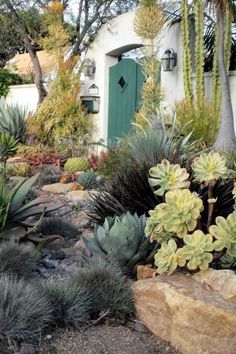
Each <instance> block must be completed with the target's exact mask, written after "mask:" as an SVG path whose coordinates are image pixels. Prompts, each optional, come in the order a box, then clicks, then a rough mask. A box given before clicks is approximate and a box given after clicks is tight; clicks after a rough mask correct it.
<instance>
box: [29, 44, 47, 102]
mask: <svg viewBox="0 0 236 354" xmlns="http://www.w3.org/2000/svg"><path fill="white" fill-rule="evenodd" d="M30 47H31V46H30ZM27 50H28V53H29V56H30V59H31V62H32V64H33V67H34V83H35V85H36V87H37V90H38V94H39V100H38V104H40V103H42V102H43V100H44V98H45V97H46V96H47V90H46V89H45V87H44V84H43V76H42V69H41V65H40V62H39V58H38V56H37V52H36V51H34V50H33V49H32V47H31V48H27Z"/></svg>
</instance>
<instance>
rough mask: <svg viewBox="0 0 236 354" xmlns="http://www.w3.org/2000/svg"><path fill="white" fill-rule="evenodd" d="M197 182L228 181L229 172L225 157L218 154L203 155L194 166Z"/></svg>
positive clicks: (197, 158) (196, 159)
mask: <svg viewBox="0 0 236 354" xmlns="http://www.w3.org/2000/svg"><path fill="white" fill-rule="evenodd" d="M192 169H193V171H194V176H195V180H196V181H198V182H200V183H203V182H204V183H205V184H206V185H208V184H209V183H214V182H216V181H217V180H219V179H227V178H228V176H229V171H228V169H227V167H226V158H225V156H222V155H220V154H219V153H218V152H214V151H210V152H209V153H202V154H201V155H200V156H199V157H196V158H195V159H194V162H193V164H192Z"/></svg>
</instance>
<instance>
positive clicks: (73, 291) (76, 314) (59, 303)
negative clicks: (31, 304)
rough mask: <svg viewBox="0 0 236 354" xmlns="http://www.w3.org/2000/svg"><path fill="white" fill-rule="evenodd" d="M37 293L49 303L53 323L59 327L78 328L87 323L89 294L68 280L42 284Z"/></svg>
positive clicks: (89, 302)
mask: <svg viewBox="0 0 236 354" xmlns="http://www.w3.org/2000/svg"><path fill="white" fill-rule="evenodd" d="M39 292H40V293H41V294H42V296H44V297H45V298H46V299H47V301H48V302H49V304H50V306H51V308H52V310H53V312H52V315H53V322H54V323H55V324H56V325H59V326H72V327H76V328H77V327H80V326H82V325H84V324H85V323H87V322H88V320H89V312H90V307H91V294H90V292H89V291H88V290H87V289H86V288H84V287H81V286H79V285H78V284H76V283H75V282H72V281H69V280H66V281H65V280H63V281H61V282H55V281H53V282H48V281H47V282H46V281H45V282H42V283H41V284H40V285H39Z"/></svg>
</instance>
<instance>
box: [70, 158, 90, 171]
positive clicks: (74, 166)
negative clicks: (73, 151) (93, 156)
mask: <svg viewBox="0 0 236 354" xmlns="http://www.w3.org/2000/svg"><path fill="white" fill-rule="evenodd" d="M89 167H90V166H89V163H88V161H87V160H86V159H85V158H83V157H72V158H70V159H68V160H67V161H66V163H65V165H64V170H65V171H68V172H78V171H87V170H89Z"/></svg>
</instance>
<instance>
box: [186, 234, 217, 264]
mask: <svg viewBox="0 0 236 354" xmlns="http://www.w3.org/2000/svg"><path fill="white" fill-rule="evenodd" d="M184 242H185V244H186V246H184V247H183V248H182V249H180V250H179V253H180V254H181V256H182V258H184V259H186V260H188V263H187V267H188V268H189V269H191V270H194V269H197V268H198V267H199V268H200V269H201V270H205V269H207V268H208V267H209V263H211V262H212V260H213V255H212V254H211V253H209V252H212V251H213V250H214V244H213V238H212V236H211V235H210V234H206V235H205V234H204V233H203V232H202V231H200V230H197V231H195V232H194V233H193V234H191V235H186V236H184Z"/></svg>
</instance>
